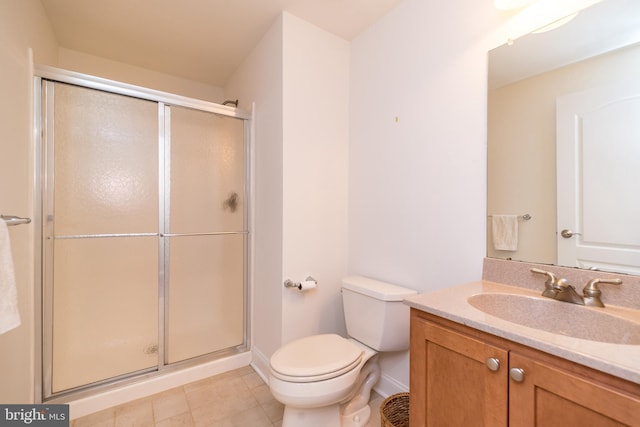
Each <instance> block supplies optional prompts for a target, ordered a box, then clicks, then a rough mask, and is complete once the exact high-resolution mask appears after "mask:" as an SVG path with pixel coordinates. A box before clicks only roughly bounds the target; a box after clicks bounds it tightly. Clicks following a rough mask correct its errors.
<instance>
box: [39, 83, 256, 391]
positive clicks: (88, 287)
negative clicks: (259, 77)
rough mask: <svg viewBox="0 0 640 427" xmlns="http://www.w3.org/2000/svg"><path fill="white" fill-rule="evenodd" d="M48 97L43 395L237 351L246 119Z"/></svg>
mask: <svg viewBox="0 0 640 427" xmlns="http://www.w3.org/2000/svg"><path fill="white" fill-rule="evenodd" d="M44 88H45V89H44V91H43V93H44V100H45V101H44V105H46V116H45V121H44V122H45V123H47V127H46V132H45V134H46V137H45V145H44V153H45V158H46V160H45V162H44V171H43V182H44V185H43V190H44V191H43V203H42V205H43V209H44V213H43V218H44V233H43V247H44V249H45V251H44V259H43V271H44V287H43V301H44V304H43V307H44V312H43V320H44V321H43V337H44V339H43V343H44V344H43V362H44V363H43V366H44V369H43V370H44V373H43V394H44V397H45V398H46V397H52V396H53V397H55V396H56V395H57V394H59V393H63V392H68V391H77V390H83V389H85V388H87V387H89V386H95V385H101V384H108V383H110V382H112V381H113V380H118V379H125V378H129V377H135V376H137V375H139V374H145V373H150V372H158V371H162V370H164V369H165V368H166V367H167V366H169V365H171V364H174V363H177V362H182V361H186V360H193V359H198V358H204V359H206V360H211V359H212V358H215V357H216V356H217V355H220V354H223V353H224V352H225V351H226V352H227V353H228V351H229V350H232V351H241V350H242V349H243V348H244V347H245V346H246V343H247V336H246V321H245V317H246V303H245V301H246V297H247V291H246V290H247V280H246V277H247V272H246V269H247V262H246V259H247V241H248V239H247V235H248V229H247V214H246V212H247V209H246V200H245V194H246V188H245V187H246V186H245V177H246V171H247V168H246V158H247V156H246V148H245V137H244V130H245V120H243V119H240V118H236V117H229V116H225V115H224V114H216V113H214V112H211V111H199V110H198V109H195V108H185V107H180V106H174V105H169V104H166V103H163V102H156V101H154V100H149V99H140V98H137V97H132V96H124V95H122V94H117V93H110V92H105V91H102V90H96V89H93V88H87V87H81V86H76V85H70V84H66V83H60V82H51V81H45V83H44ZM225 354H226V353H225ZM204 359H203V360H204Z"/></svg>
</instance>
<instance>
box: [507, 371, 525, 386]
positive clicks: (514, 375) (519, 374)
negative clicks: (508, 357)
mask: <svg viewBox="0 0 640 427" xmlns="http://www.w3.org/2000/svg"><path fill="white" fill-rule="evenodd" d="M509 376H510V377H511V379H512V380H514V381H515V382H517V383H521V382H522V381H524V369H522V368H511V369H509Z"/></svg>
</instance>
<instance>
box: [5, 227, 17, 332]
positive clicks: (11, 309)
mask: <svg viewBox="0 0 640 427" xmlns="http://www.w3.org/2000/svg"><path fill="white" fill-rule="evenodd" d="M18 326H20V313H19V312H18V292H17V291H16V277H15V274H14V270H13V258H12V257H11V241H10V240H9V230H7V223H6V222H4V220H2V219H0V334H4V333H5V332H7V331H10V330H11V329H13V328H17V327H18Z"/></svg>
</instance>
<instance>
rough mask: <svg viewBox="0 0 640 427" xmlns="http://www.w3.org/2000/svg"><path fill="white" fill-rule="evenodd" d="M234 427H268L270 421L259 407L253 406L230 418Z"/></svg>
mask: <svg viewBox="0 0 640 427" xmlns="http://www.w3.org/2000/svg"><path fill="white" fill-rule="evenodd" d="M230 419H231V422H232V424H233V426H234V427H248V426H251V427H270V426H271V420H270V419H269V417H268V416H267V414H266V413H265V412H264V410H263V409H262V408H261V407H260V406H255V407H253V408H251V409H248V410H246V411H243V412H240V413H238V414H236V415H233V416H232V417H230Z"/></svg>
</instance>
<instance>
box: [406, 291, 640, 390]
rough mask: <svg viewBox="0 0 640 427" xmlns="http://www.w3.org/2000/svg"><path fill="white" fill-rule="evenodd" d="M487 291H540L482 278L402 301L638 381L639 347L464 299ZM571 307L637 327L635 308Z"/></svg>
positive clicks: (528, 293)
mask: <svg viewBox="0 0 640 427" xmlns="http://www.w3.org/2000/svg"><path fill="white" fill-rule="evenodd" d="M487 292H490V293H508V294H517V295H523V296H529V297H540V294H541V291H533V290H531V289H526V288H521V287H516V286H508V285H504V284H500V283H495V282H489V281H485V280H482V281H478V282H471V283H467V284H464V285H459V286H455V287H453V288H447V289H442V290H439V291H435V292H430V293H425V294H419V295H416V296H414V297H409V298H407V299H405V300H404V302H405V304H407V305H409V306H410V307H413V308H416V309H418V310H421V311H424V312H427V313H431V314H434V315H437V316H440V317H443V318H445V319H448V320H451V321H454V322H457V323H460V324H463V325H467V326H469V327H472V328H475V329H478V330H481V331H484V332H487V333H490V334H493V335H496V336H499V337H502V338H505V339H508V340H511V341H514V342H517V343H519V344H523V345H526V346H529V347H531V348H535V349H538V350H540V351H544V352H546V353H549V354H553V355H556V356H559V357H562V358H564V359H567V360H570V361H573V362H576V363H579V364H582V365H585V366H588V367H591V368H594V369H597V370H599V371H603V372H606V373H609V374H611V375H614V376H616V377H620V378H624V379H626V380H628V381H632V382H634V383H636V384H640V345H625V344H611V343H605V342H597V341H591V340H586V339H579V338H573V337H569V336H565V335H560V334H556V333H551V332H545V331H543V330H539V329H534V328H529V327H526V326H521V325H519V324H516V323H512V322H509V321H506V320H502V319H500V318H498V317H495V316H491V315H489V314H487V313H484V312H483V311H480V310H479V309H476V308H475V307H473V306H472V305H470V304H469V303H468V301H467V298H469V297H470V296H472V295H476V294H481V293H487ZM550 301H551V302H553V303H555V302H556V301H552V300H550ZM557 303H558V309H559V311H558V318H559V319H560V320H559V321H560V322H565V321H566V322H572V321H573V319H572V318H571V317H570V316H568V315H566V310H564V311H563V310H562V308H563V307H564V304H569V303H565V302H560V301H557ZM574 306H575V307H578V308H579V309H584V310H597V311H603V312H606V313H607V314H611V315H614V316H616V317H621V318H624V319H626V320H630V321H632V322H633V323H632V324H633V325H634V326H633V328H634V330H635V327H636V326H635V325H637V328H639V330H640V311H638V310H631V309H627V308H623V307H615V306H607V307H605V308H593V307H582V306H577V305H574ZM532 315H533V314H532Z"/></svg>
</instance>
